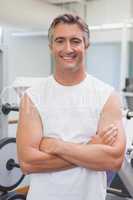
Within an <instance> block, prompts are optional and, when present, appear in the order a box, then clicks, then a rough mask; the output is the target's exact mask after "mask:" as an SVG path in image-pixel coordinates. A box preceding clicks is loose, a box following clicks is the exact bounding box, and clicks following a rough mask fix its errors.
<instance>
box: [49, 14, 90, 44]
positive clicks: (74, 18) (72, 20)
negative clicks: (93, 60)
mask: <svg viewBox="0 0 133 200" xmlns="http://www.w3.org/2000/svg"><path fill="white" fill-rule="evenodd" d="M60 23H64V24H77V25H78V26H79V28H80V29H81V30H82V31H83V32H84V33H85V37H84V42H85V47H86V48H88V46H89V39H90V32H89V28H88V25H87V24H86V23H85V21H84V20H83V19H82V18H81V17H79V16H78V15H74V14H63V15H59V16H58V17H56V18H55V19H54V20H53V22H52V23H51V25H50V28H49V30H48V39H49V42H50V44H52V39H53V31H54V28H55V27H56V26H57V25H58V24H60Z"/></svg>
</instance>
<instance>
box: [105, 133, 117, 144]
mask: <svg viewBox="0 0 133 200" xmlns="http://www.w3.org/2000/svg"><path fill="white" fill-rule="evenodd" d="M116 138H117V131H114V132H113V134H111V135H108V137H107V138H106V139H104V142H105V143H106V144H110V143H111V144H112V142H114V140H116Z"/></svg>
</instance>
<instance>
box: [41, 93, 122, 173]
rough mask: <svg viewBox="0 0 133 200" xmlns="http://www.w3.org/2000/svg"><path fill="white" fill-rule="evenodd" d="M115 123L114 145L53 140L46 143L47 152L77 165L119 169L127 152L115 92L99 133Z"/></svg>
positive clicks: (90, 167)
mask: <svg viewBox="0 0 133 200" xmlns="http://www.w3.org/2000/svg"><path fill="white" fill-rule="evenodd" d="M111 123H114V124H115V125H116V126H117V128H118V134H117V138H116V141H115V142H114V144H113V145H112V146H109V145H103V144H88V145H85V144H73V143H69V142H64V141H61V140H53V141H50V140H49V143H48V142H47V144H44V149H45V152H48V153H52V154H55V155H58V156H60V157H62V158H64V159H66V160H68V161H70V162H72V163H73V164H75V165H79V166H83V167H85V168H89V169H93V170H118V169H119V168H120V167H121V164H122V161H123V158H124V152H125V135H124V129H123V125H122V113H121V107H120V101H119V98H118V96H117V95H116V94H115V93H114V94H112V95H111V97H110V98H109V100H108V102H107V103H106V105H105V106H104V109H103V111H102V115H101V118H100V121H99V128H98V134H100V132H101V131H102V130H103V129H104V128H105V127H107V125H109V124H111Z"/></svg>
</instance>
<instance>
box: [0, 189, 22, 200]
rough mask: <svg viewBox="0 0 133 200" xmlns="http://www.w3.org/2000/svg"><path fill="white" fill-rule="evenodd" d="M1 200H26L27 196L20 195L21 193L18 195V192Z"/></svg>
mask: <svg viewBox="0 0 133 200" xmlns="http://www.w3.org/2000/svg"><path fill="white" fill-rule="evenodd" d="M0 199H1V200H15V199H16V200H22V199H23V200H26V195H24V194H20V193H17V192H14V191H13V192H9V193H7V194H5V195H3V196H2V197H1V198H0Z"/></svg>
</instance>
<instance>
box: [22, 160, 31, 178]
mask: <svg viewBox="0 0 133 200" xmlns="http://www.w3.org/2000/svg"><path fill="white" fill-rule="evenodd" d="M20 169H21V171H22V172H23V174H24V175H28V174H30V173H32V170H31V167H30V165H29V164H28V163H26V162H23V161H21V162H20Z"/></svg>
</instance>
